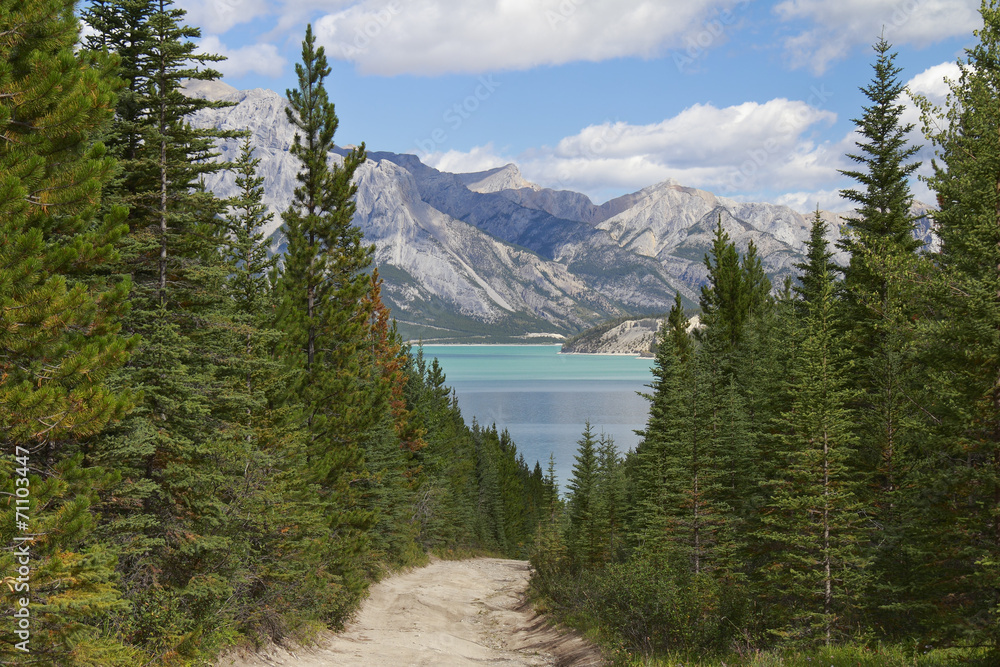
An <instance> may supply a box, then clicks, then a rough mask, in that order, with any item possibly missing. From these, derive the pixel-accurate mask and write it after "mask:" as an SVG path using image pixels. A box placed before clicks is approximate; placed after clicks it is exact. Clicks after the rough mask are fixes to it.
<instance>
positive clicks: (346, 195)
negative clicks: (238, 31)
mask: <svg viewBox="0 0 1000 667" xmlns="http://www.w3.org/2000/svg"><path fill="white" fill-rule="evenodd" d="M295 71H296V74H297V76H298V86H299V87H298V88H296V89H294V90H289V91H288V93H287V95H288V100H289V106H288V108H287V109H286V111H287V115H288V120H289V122H290V123H291V124H292V126H293V127H294V128H295V130H296V134H295V140H294V143H293V145H292V148H291V153H292V155H294V156H295V157H296V158H298V160H299V161H300V162H301V164H302V170H301V171H300V173H299V174H298V176H297V179H298V182H299V187H298V188H296V190H295V194H294V199H293V202H292V204H291V206H289V208H288V209H287V210H286V211H285V213H284V214H283V215H282V219H283V222H284V230H285V234H286V236H287V239H288V250H287V253H286V256H285V258H284V267H283V271H282V273H281V278H280V280H279V281H278V285H277V287H278V293H279V295H280V305H279V310H278V326H279V328H280V329H281V330H282V331H283V332H285V339H284V342H283V344H282V353H283V355H284V358H285V360H286V362H287V363H289V364H290V365H291V366H292V367H293V368H295V369H297V370H298V377H297V379H296V382H295V385H294V387H293V390H292V394H291V396H290V397H289V398H290V400H292V401H294V402H295V403H296V404H297V405H298V406H299V409H300V425H301V427H302V428H303V429H304V430H305V438H306V442H305V464H306V468H305V469H304V470H302V471H301V472H302V474H303V475H305V476H306V477H307V478H308V480H309V481H310V482H311V483H314V484H316V485H317V489H318V492H319V498H318V499H317V502H318V503H319V505H318V506H319V507H322V508H324V510H323V514H324V515H325V516H326V519H327V521H328V526H327V530H328V531H329V532H330V533H332V534H334V535H336V536H337V538H336V539H334V540H329V543H328V550H329V553H328V554H327V563H326V567H327V568H328V571H329V573H330V575H331V577H332V579H331V581H333V582H337V583H338V585H339V586H340V587H341V588H340V593H339V594H338V595H337V596H336V598H337V599H336V600H335V601H331V604H332V605H333V608H332V609H331V610H330V613H331V614H332V616H333V617H334V618H340V617H341V616H342V615H343V614H346V613H347V611H348V610H349V609H350V608H351V607H352V606H353V604H354V603H355V602H356V601H357V600H358V599H359V597H360V595H361V593H362V591H363V588H364V582H363V579H362V572H363V564H364V560H365V557H364V553H365V550H366V548H367V547H366V537H365V533H366V531H367V529H368V528H369V526H370V524H371V521H372V516H371V514H370V512H367V511H364V510H363V509H362V508H361V507H360V506H359V497H358V491H357V489H356V487H355V484H354V481H355V479H357V478H360V477H363V476H364V462H363V452H364V442H365V439H366V438H369V437H371V436H372V430H373V429H374V428H375V425H376V424H377V421H378V414H377V405H376V404H375V403H374V402H373V399H374V397H375V395H374V394H373V393H372V392H370V391H368V390H367V388H366V386H365V385H366V379H365V378H366V376H367V375H369V374H370V373H372V372H373V371H374V369H372V368H370V367H369V368H365V367H364V366H363V363H362V362H363V357H362V355H361V349H360V348H361V346H362V344H363V343H364V341H365V339H366V337H367V331H366V327H367V325H368V324H369V322H370V318H371V313H370V312H369V310H368V309H366V308H363V307H362V306H363V304H364V303H371V302H370V301H368V302H366V301H365V298H364V297H365V295H366V293H367V291H368V289H369V278H368V276H367V275H365V273H364V271H365V270H366V269H367V268H368V266H369V265H370V263H371V254H372V248H371V247H370V246H368V245H365V244H364V243H363V242H362V234H361V231H360V230H359V229H358V228H357V227H356V226H354V225H353V224H352V217H353V215H354V203H353V201H352V200H351V198H352V197H353V196H354V194H355V192H356V186H354V185H352V184H351V179H352V177H353V175H354V172H355V170H356V169H357V168H358V166H359V165H360V164H361V163H362V162H363V161H364V155H365V151H364V146H363V145H362V146H361V147H359V148H357V149H355V150H354V151H352V152H351V153H349V154H348V155H347V157H346V158H344V161H343V163H342V164H339V165H331V164H330V159H331V155H330V154H331V152H332V151H333V148H334V144H333V137H334V133H335V132H336V130H337V124H338V121H337V115H336V113H335V110H334V105H333V103H331V102H330V101H329V99H328V97H327V93H326V88H325V87H324V81H325V79H326V77H327V76H328V75H329V73H330V68H329V67H328V66H327V61H326V55H325V53H324V50H323V47H318V48H317V47H316V44H315V37H314V35H313V32H312V26H308V27H307V28H306V35H305V39H304V40H303V42H302V62H301V63H298V64H296V66H295Z"/></svg>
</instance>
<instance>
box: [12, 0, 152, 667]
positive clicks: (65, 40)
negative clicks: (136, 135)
mask: <svg viewBox="0 0 1000 667" xmlns="http://www.w3.org/2000/svg"><path fill="white" fill-rule="evenodd" d="M73 10H74V3H72V2H66V1H63V0H31V1H28V2H22V3H17V4H16V5H15V6H12V5H9V4H8V5H7V6H5V7H4V9H3V10H2V11H0V33H2V34H3V36H4V37H3V39H2V40H0V53H2V57H0V63H2V64H0V89H2V90H3V91H4V92H3V95H0V127H2V128H3V136H4V141H3V142H2V143H0V350H2V352H0V434H2V435H0V445H2V456H0V489H2V491H3V493H4V494H5V495H6V496H7V497H8V499H9V502H6V503H5V504H4V505H5V506H4V508H3V509H2V510H0V520H2V522H0V538H2V540H3V543H4V545H6V546H5V548H4V550H3V553H2V554H0V572H2V575H0V576H2V577H3V582H4V584H5V586H4V587H3V590H4V593H5V596H4V597H5V599H6V604H5V606H6V607H7V609H8V610H9V612H8V613H6V614H5V618H6V621H7V622H6V624H5V625H6V627H5V628H4V629H3V630H2V631H0V662H4V663H8V664H26V663H27V662H29V661H30V662H33V663H36V664H52V665H55V664H59V665H73V664H88V665H92V664H104V665H124V664H128V663H129V662H130V660H131V659H132V656H131V655H130V654H129V652H128V651H127V650H126V649H125V648H124V647H123V646H122V645H121V644H120V643H119V641H120V638H119V637H115V636H114V635H113V634H112V633H108V632H107V631H106V627H105V626H104V620H105V619H106V618H107V616H108V615H110V614H113V613H115V612H122V611H124V610H126V609H127V608H128V605H127V603H126V602H125V601H123V600H122V599H121V597H120V594H119V591H118V590H117V588H116V586H115V583H114V577H113V571H114V566H115V561H114V554H113V553H110V552H109V550H108V549H107V548H106V546H105V545H102V544H100V543H98V542H97V541H96V540H95V538H94V528H95V524H96V516H95V513H96V511H97V508H96V506H97V500H98V494H99V493H100V492H101V491H103V490H106V489H107V488H108V487H109V486H110V485H111V484H113V483H114V478H115V471H114V469H113V468H109V467H105V466H101V465H99V464H97V463H96V461H95V458H94V456H93V452H94V450H95V449H96V448H97V447H99V442H100V441H99V438H100V434H101V433H102V432H103V431H104V430H105V429H106V428H107V427H108V426H109V425H110V424H113V423H114V422H116V421H118V420H120V419H121V418H122V416H123V415H124V413H125V412H126V411H127V410H128V408H129V407H130V404H131V400H132V398H131V397H130V395H129V392H128V391H127V390H116V389H115V388H113V387H111V386H110V385H109V382H108V379H109V377H110V376H111V375H112V374H113V373H114V372H115V370H116V369H117V368H119V367H120V366H121V365H122V363H123V362H124V361H125V360H126V358H127V356H128V354H129V353H130V351H131V350H132V349H134V347H135V343H136V340H135V339H134V338H126V337H124V336H122V335H121V318H122V317H123V316H124V314H125V313H126V312H127V302H126V296H127V293H128V289H129V284H128V281H127V280H121V281H116V280H114V279H108V278H107V276H105V275H104V272H103V270H102V267H103V266H104V265H106V264H108V263H110V262H113V261H114V259H115V253H116V250H115V247H116V245H117V244H118V242H119V241H120V238H121V236H122V235H123V233H124V232H125V231H126V229H127V228H126V227H125V225H124V215H125V211H124V210H121V209H116V210H114V211H112V212H111V213H110V214H108V215H106V216H102V215H100V206H99V203H100V201H101V196H102V188H103V187H104V186H105V185H106V184H107V183H108V181H109V180H110V178H111V176H112V175H113V173H114V167H115V165H114V161H113V160H112V159H110V158H109V157H108V155H107V153H106V150H105V147H104V146H103V145H102V144H99V143H95V142H94V138H95V136H98V135H99V134H100V133H101V132H102V131H103V128H104V127H105V125H106V123H107V122H108V121H109V120H110V118H111V113H112V110H113V105H114V100H115V90H116V89H117V88H118V87H119V82H118V81H117V80H116V79H115V78H114V76H113V73H112V67H111V64H112V63H111V61H110V59H108V58H104V57H100V56H96V55H94V54H91V53H88V52H85V51H84V52H76V46H77V39H78V35H79V24H78V22H77V20H76V17H75V16H74V13H73ZM25 600H27V601H28V602H27V605H25V604H24V602H23V601H25ZM20 619H24V623H19V622H18V621H19V620H20Z"/></svg>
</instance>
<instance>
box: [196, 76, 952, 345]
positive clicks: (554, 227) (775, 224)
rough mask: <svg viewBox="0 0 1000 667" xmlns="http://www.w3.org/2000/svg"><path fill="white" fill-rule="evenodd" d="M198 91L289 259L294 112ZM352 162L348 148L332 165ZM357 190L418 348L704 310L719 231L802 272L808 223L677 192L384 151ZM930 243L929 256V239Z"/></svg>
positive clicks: (259, 100)
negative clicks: (679, 307)
mask: <svg viewBox="0 0 1000 667" xmlns="http://www.w3.org/2000/svg"><path fill="white" fill-rule="evenodd" d="M198 83H200V82H194V83H193V84H192V85H191V86H189V88H188V94H190V95H193V96H206V97H211V98H212V99H220V100H223V101H228V102H232V103H233V106H230V107H226V108H221V109H206V110H202V111H200V112H198V113H197V114H195V115H194V116H193V118H192V123H193V124H194V125H196V126H202V127H205V126H212V127H217V128H221V129H246V130H249V132H250V134H251V141H252V143H253V144H254V147H255V156H256V157H258V158H260V160H261V164H260V168H259V171H260V175H261V176H263V177H264V188H265V198H264V200H265V204H267V205H268V207H269V208H270V209H271V210H272V211H273V212H274V213H276V216H275V220H274V221H273V222H272V223H271V224H270V225H269V226H268V228H267V229H266V230H265V231H266V232H267V233H268V234H270V235H271V242H272V250H273V251H274V252H276V253H281V252H283V249H284V243H285V240H284V236H283V234H282V233H281V229H280V226H281V218H280V212H281V211H283V210H285V209H286V208H287V207H288V206H289V204H290V203H291V201H292V193H293V191H294V188H295V186H296V180H295V177H296V175H297V173H298V170H299V165H298V163H297V160H296V159H295V158H293V157H292V156H291V155H290V154H289V152H288V149H289V148H290V147H291V145H292V142H293V141H294V136H295V132H294V130H293V128H292V127H291V126H290V125H289V124H288V122H287V120H286V118H285V106H286V105H287V102H286V101H285V100H284V99H283V98H282V97H281V96H279V95H278V94H277V93H274V92H273V91H270V90H265V89H254V90H244V91H239V90H236V89H233V88H232V87H230V86H227V85H225V84H223V85H220V86H201V85H197V84H198ZM213 96H214V97H213ZM238 151H239V140H227V141H224V142H222V143H221V145H220V153H221V156H220V158H219V159H220V160H226V159H231V158H233V157H235V156H236V155H237V154H238ZM345 153H346V150H345V149H341V148H338V149H336V150H335V151H334V152H333V153H331V155H330V159H331V161H333V162H337V161H340V160H342V159H343V158H342V156H343V155H344V154H345ZM355 181H356V183H357V185H358V194H357V198H356V214H355V224H357V225H358V226H359V227H360V228H361V229H362V231H363V233H364V235H365V238H366V240H367V241H368V242H370V243H373V244H374V246H375V257H374V263H375V265H376V266H377V267H378V269H379V272H380V275H381V276H382V278H383V280H384V287H383V294H384V296H385V298H386V301H387V302H388V303H389V306H390V308H391V309H392V311H393V314H394V316H395V317H396V318H397V321H398V322H400V330H401V332H402V333H403V335H404V336H406V337H408V338H412V339H417V338H426V339H431V338H433V339H435V340H443V341H482V342H488V341H503V340H512V341H513V340H523V339H524V337H525V336H528V335H529V334H533V335H538V334H548V335H550V336H551V337H552V338H553V339H557V338H560V337H564V336H568V335H572V334H575V333H577V332H579V331H581V330H583V329H586V328H588V327H589V326H591V325H593V324H596V323H598V322H601V321H605V320H608V319H614V318H617V317H621V316H624V315H637V316H642V315H649V314H652V313H661V312H665V311H666V310H668V309H669V308H670V306H671V304H672V302H673V298H674V293H675V292H680V293H681V295H682V297H683V298H684V299H685V301H686V303H688V304H689V305H693V304H694V303H696V302H697V298H698V292H699V288H700V286H701V285H702V284H704V281H705V279H706V277H707V271H706V269H705V266H704V261H703V260H704V256H705V253H706V252H708V250H709V248H710V245H711V238H712V236H713V234H714V229H715V226H716V224H717V221H718V220H720V219H721V220H722V224H723V227H724V228H725V229H726V231H727V232H728V233H729V234H730V236H731V237H732V239H733V241H734V242H735V243H736V245H737V247H738V248H739V249H740V250H741V251H746V249H747V247H748V246H749V244H750V243H751V242H753V243H754V245H755V246H756V247H757V249H758V252H759V254H760V256H761V259H762V262H763V264H764V268H765V271H767V273H768V274H769V275H770V276H771V277H772V280H773V281H775V282H777V281H780V280H782V279H783V278H784V277H785V276H789V275H793V274H794V271H795V269H794V264H795V263H796V262H800V261H802V260H803V258H804V255H803V251H804V249H805V242H806V240H807V239H808V235H809V222H810V218H811V216H809V217H807V216H805V215H804V214H801V213H798V212H796V211H793V210H792V209H790V208H788V207H785V206H780V205H775V204H768V203H760V202H738V201H735V200H732V199H728V198H725V197H719V196H717V195H714V194H712V193H710V192H708V191H705V190H699V189H697V188H691V187H687V186H684V185H681V184H680V183H678V182H676V181H674V180H667V181H664V182H662V183H658V184H654V185H651V186H648V187H646V188H643V189H642V190H639V191H638V192H635V193H630V194H627V195H623V196H621V197H617V198H615V199H612V200H610V201H608V202H604V203H603V204H595V203H594V202H593V201H591V200H590V198H589V197H587V196H586V195H585V194H582V193H578V192H573V191H568V190H552V189H548V188H543V187H541V186H539V185H537V184H534V183H531V182H530V181H528V180H527V179H525V178H524V176H523V175H522V174H521V172H520V169H519V168H518V167H517V165H514V164H507V165H504V166H502V167H497V168H494V169H490V170H486V171H481V172H474V173H468V174H452V173H449V172H443V171H440V170H437V169H435V168H433V167H431V166H429V165H426V164H424V163H423V162H421V161H420V160H419V159H418V158H417V157H416V156H413V155H406V154H398V153H391V152H385V151H369V152H368V154H367V160H366V161H365V163H363V164H362V165H361V167H360V168H359V169H358V171H357V172H356V174H355ZM206 186H207V187H208V188H209V189H211V190H212V191H214V192H215V193H216V194H218V195H220V196H231V195H233V194H235V191H236V188H235V177H234V175H233V174H231V173H226V172H222V173H218V174H216V175H214V176H213V177H212V178H210V179H208V181H207V182H206ZM926 210H927V209H926V207H924V208H923V211H924V212H926ZM823 216H824V219H826V220H827V221H828V222H830V223H832V224H831V229H830V232H829V235H828V236H829V240H830V241H836V240H837V239H838V238H839V237H840V234H841V230H840V224H841V222H840V217H839V216H838V215H836V214H832V213H824V214H823ZM920 231H921V234H923V237H922V238H923V240H925V242H926V241H930V242H933V240H934V239H933V236H932V235H931V233H930V231H929V225H926V224H925V225H924V226H923V227H922V228H921V230H920ZM839 259H840V260H841V261H842V262H843V261H844V259H845V258H844V257H840V258H839Z"/></svg>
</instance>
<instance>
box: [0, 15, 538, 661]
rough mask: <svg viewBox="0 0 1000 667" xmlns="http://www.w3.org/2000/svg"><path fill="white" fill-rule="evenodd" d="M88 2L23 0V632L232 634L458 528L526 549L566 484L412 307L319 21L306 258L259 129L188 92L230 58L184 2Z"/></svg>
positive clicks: (8, 57)
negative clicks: (441, 349)
mask: <svg viewBox="0 0 1000 667" xmlns="http://www.w3.org/2000/svg"><path fill="white" fill-rule="evenodd" d="M76 9H77V7H76V5H75V3H74V2H73V1H71V0H27V1H26V2H17V3H2V4H0V52H2V55H3V58H2V60H0V63H2V64H0V126H2V127H3V135H2V136H3V141H2V142H0V350H2V354H0V440H2V448H3V455H2V456H0V489H2V491H3V493H4V495H5V496H6V498H7V500H6V501H5V502H4V503H3V504H2V505H0V543H2V544H3V550H2V551H0V571H2V573H3V577H4V579H3V583H4V584H5V596H4V599H5V604H4V609H3V612H2V615H3V623H2V627H0V662H2V663H3V664H35V665H92V666H95V667H112V666H114V665H150V664H164V665H183V664H205V661H206V660H210V659H211V658H212V656H213V655H214V654H215V653H216V652H217V651H218V650H219V649H220V648H222V647H225V646H228V645H231V644H233V643H238V642H249V643H260V642H264V641H267V640H277V639H280V638H282V637H284V636H287V635H289V634H290V633H299V634H300V633H304V632H308V631H310V630H311V629H312V630H314V629H317V628H319V627H323V626H334V627H336V626H337V625H339V624H341V623H342V622H343V621H344V620H345V619H346V618H347V617H348V615H349V614H350V613H351V612H352V610H353V609H355V607H356V605H357V603H358V601H359V600H360V598H361V597H362V596H363V594H364V591H365V589H366V586H367V585H368V583H369V582H370V581H372V580H373V579H375V578H377V577H378V576H379V575H380V574H381V573H383V572H384V571H385V570H386V569H387V568H392V567H396V566H400V565H405V564H412V563H419V562H421V561H423V560H425V559H426V558H427V555H426V554H427V553H428V551H438V552H440V553H446V552H449V551H458V552H462V553H468V552H474V551H490V552H495V553H498V554H508V555H520V554H523V553H524V548H525V547H524V545H525V544H526V542H528V541H529V539H530V536H531V534H532V533H533V530H534V526H535V524H536V522H537V519H538V516H539V512H540V508H541V506H542V505H543V499H544V498H545V497H547V495H548V494H549V493H550V492H549V491H547V490H546V486H545V481H544V480H543V479H542V474H541V470H540V468H539V467H538V466H537V465H536V466H535V468H534V469H533V470H531V469H529V468H528V467H527V465H526V464H525V462H524V460H523V458H521V457H519V456H518V454H517V452H516V449H515V447H514V444H513V443H512V442H511V441H510V439H509V438H508V437H507V435H506V434H505V433H497V432H496V430H493V429H483V428H480V427H479V426H473V427H472V428H469V427H468V426H466V424H465V423H464V421H463V420H462V417H461V414H460V413H459V410H458V407H457V404H456V401H455V398H454V396H453V395H452V394H451V392H450V391H449V389H448V388H447V387H446V386H445V384H444V382H445V378H444V375H443V373H442V371H441V368H440V367H439V366H438V365H437V363H436V361H430V362H428V361H427V360H425V359H424V358H423V357H422V354H421V352H420V350H411V349H409V347H408V346H406V345H404V344H403V343H402V341H401V339H400V337H399V336H398V335H397V333H396V331H395V328H394V325H393V323H392V320H391V318H390V316H389V313H388V311H387V309H386V307H385V305H384V304H383V303H382V300H381V296H380V281H379V278H378V274H377V272H373V271H372V267H371V254H372V250H371V248H370V247H369V246H367V245H366V244H365V243H364V242H363V241H362V237H361V234H360V232H359V231H358V229H357V228H356V227H355V226H354V225H353V224H352V220H351V218H352V213H353V210H354V208H353V207H354V205H353V203H352V196H353V195H354V192H355V190H354V187H353V186H352V185H351V176H352V174H353V172H354V170H355V169H356V168H357V166H358V165H359V164H360V163H362V162H363V161H364V159H365V151H364V147H363V146H362V147H360V148H359V149H358V150H356V151H355V152H354V153H352V154H351V155H350V156H349V157H348V159H346V160H345V161H344V163H343V164H342V165H340V166H331V165H330V163H329V162H328V159H327V155H328V152H329V150H330V149H331V147H332V145H333V137H334V133H335V131H336V129H337V117H336V114H335V113H334V106H333V104H332V103H331V102H330V101H329V99H328V98H327V94H326V92H325V88H324V79H325V77H326V76H327V74H328V73H329V68H328V66H327V63H326V58H325V55H324V52H323V49H322V48H317V47H316V46H315V44H314V40H313V36H312V33H311V32H307V34H306V39H305V41H304V42H303V48H302V62H301V63H300V64H299V65H298V66H297V73H298V87H297V88H296V89H295V90H293V91H290V93H289V98H290V100H291V107H290V109H289V111H288V118H287V120H288V122H289V123H290V124H292V125H293V126H294V128H295V131H296V135H297V136H296V141H295V145H294V147H293V150H292V153H293V155H294V157H295V158H297V161H298V168H299V172H298V184H299V187H298V189H297V190H296V193H295V199H294V202H293V203H292V205H291V206H290V207H289V208H288V209H287V210H286V211H285V212H284V213H283V216H282V218H283V219H282V222H283V223H284V226H285V229H286V232H287V237H288V250H287V254H286V255H285V256H283V257H282V258H281V260H280V261H279V260H277V259H276V258H275V257H271V256H269V254H268V252H267V248H266V243H265V240H264V234H263V231H262V230H263V227H264V225H265V224H267V223H268V214H267V211H266V208H265V207H264V206H263V205H262V197H263V191H262V184H261V179H260V178H259V177H258V176H257V175H256V171H255V169H256V165H257V162H256V160H255V158H254V151H253V146H252V144H250V143H249V142H244V144H243V150H242V152H241V154H240V156H239V158H238V160H237V161H236V162H235V163H219V162H216V161H215V160H214V159H213V158H214V157H215V146H216V144H217V141H218V140H219V139H220V138H224V137H232V136H234V135H235V132H218V131H213V130H206V129H195V128H192V127H191V125H190V124H189V123H188V122H187V121H188V119H189V117H190V116H191V114H193V113H195V112H196V111H198V110H200V109H205V108H208V107H212V106H214V105H215V104H216V103H213V102H208V101H205V100H199V99H192V98H189V97H186V96H185V95H183V94H182V91H181V89H180V87H181V85H182V82H183V81H184V80H188V79H195V80H211V79H214V78H216V77H217V76H218V74H217V72H215V71H213V70H212V69H211V65H212V63H213V62H214V61H216V60H218V58H217V57H215V56H212V55H210V54H202V53H199V52H198V51H197V50H196V48H195V46H194V44H193V42H192V41H191V40H193V39H195V38H197V37H198V34H199V33H198V31H197V30H196V29H194V28H191V27H188V26H186V25H185V23H184V12H183V11H182V10H179V9H177V8H175V7H173V6H172V5H171V3H170V2H169V1H166V0H158V1H154V0H128V1H124V0H94V2H91V3H89V4H88V5H87V7H86V9H85V11H84V12H83V20H84V21H85V22H86V24H87V25H88V26H89V30H88V31H87V36H86V39H84V40H83V41H81V38H80V35H81V24H80V21H79V19H78V17H77V16H76V15H75V14H74V11H75V10H76ZM218 170H232V171H233V172H234V173H235V174H236V176H237V182H238V185H239V195H238V196H237V197H234V198H232V199H227V200H223V199H219V198H217V197H215V196H214V195H213V194H211V193H210V192H208V191H206V190H205V188H203V187H202V185H201V183H202V179H203V178H204V177H205V176H206V175H208V174H211V173H213V172H216V171H218Z"/></svg>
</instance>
